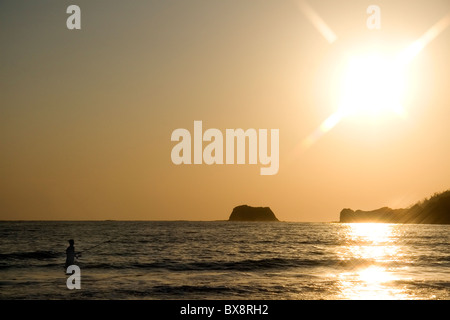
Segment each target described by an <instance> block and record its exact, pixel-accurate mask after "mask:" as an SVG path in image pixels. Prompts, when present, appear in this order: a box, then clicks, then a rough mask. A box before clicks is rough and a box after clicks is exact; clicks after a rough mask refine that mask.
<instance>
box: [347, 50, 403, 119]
mask: <svg viewBox="0 0 450 320" xmlns="http://www.w3.org/2000/svg"><path fill="white" fill-rule="evenodd" d="M405 85H406V76H405V70H404V64H403V63H401V62H399V60H398V59H396V58H395V57H390V56H388V55H383V54H380V53H366V54H363V55H358V56H352V57H350V58H349V59H348V61H347V63H346V64H345V66H344V68H343V70H342V72H341V79H340V88H339V113H340V114H341V115H342V116H343V117H351V116H357V117H361V116H363V117H370V118H372V119H373V118H374V117H376V118H383V117H387V116H392V115H399V116H404V115H405V109H404V108H403V102H404V96H405Z"/></svg>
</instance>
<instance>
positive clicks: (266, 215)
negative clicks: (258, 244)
mask: <svg viewBox="0 0 450 320" xmlns="http://www.w3.org/2000/svg"><path fill="white" fill-rule="evenodd" d="M228 221H279V220H278V219H277V217H275V214H274V213H273V211H272V210H271V209H270V208H269V207H250V206H247V205H243V206H238V207H236V208H234V209H233V212H232V213H231V215H230V218H229V219H228Z"/></svg>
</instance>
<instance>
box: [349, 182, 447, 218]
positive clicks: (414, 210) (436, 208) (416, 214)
mask: <svg viewBox="0 0 450 320" xmlns="http://www.w3.org/2000/svg"><path fill="white" fill-rule="evenodd" d="M340 222H342V223H358V222H359V223H361V222H366V223H369V222H380V223H415V224H450V190H448V191H445V192H442V193H436V194H435V195H434V196H432V197H431V198H429V199H426V200H424V201H421V202H418V203H416V204H415V205H413V206H411V207H409V208H406V209H391V208H388V207H384V208H380V209H377V210H372V211H362V210H356V211H354V210H352V209H344V210H342V211H341V214H340Z"/></svg>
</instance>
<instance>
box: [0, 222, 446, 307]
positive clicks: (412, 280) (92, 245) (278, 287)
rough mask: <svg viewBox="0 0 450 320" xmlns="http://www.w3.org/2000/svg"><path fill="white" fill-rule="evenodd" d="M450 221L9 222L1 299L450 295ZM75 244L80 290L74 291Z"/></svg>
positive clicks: (0, 266) (2, 239)
mask: <svg viewBox="0 0 450 320" xmlns="http://www.w3.org/2000/svg"><path fill="white" fill-rule="evenodd" d="M449 231H450V226H448V225H393V224H339V223H288V222H280V223H257V222H255V223H243V222H227V221H216V222H184V221H176V222H174V221H171V222H155V221H150V222H147V221H146V222H144V221H136V222H124V221H120V222H118V221H102V222H0V299H4V300H5V299H120V300H122V299H139V300H141V299H153V300H154V299H156V300H169V299H170V300H173V299H196V300H197V299H198V300H205V299H207V300H219V299H226V300H228V299H233V300H250V299H262V300H302V299H308V300H318V299H327V300H329V299H330V300H331V299H332V300H338V299H402V300H403V299H450V246H449ZM71 238H73V239H74V240H75V249H76V251H78V252H79V251H81V252H82V255H81V257H80V258H79V259H78V261H77V265H78V266H79V267H80V270H81V278H80V279H81V289H80V290H69V289H68V288H67V286H66V281H67V278H68V276H67V275H66V274H65V269H64V263H65V249H66V247H67V246H68V243H67V240H68V239H71Z"/></svg>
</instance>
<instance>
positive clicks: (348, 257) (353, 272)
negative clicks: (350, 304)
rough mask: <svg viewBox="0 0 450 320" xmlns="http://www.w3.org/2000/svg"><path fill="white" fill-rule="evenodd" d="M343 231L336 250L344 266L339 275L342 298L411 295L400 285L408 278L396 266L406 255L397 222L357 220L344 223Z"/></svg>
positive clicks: (384, 297) (403, 296) (402, 297)
mask: <svg viewBox="0 0 450 320" xmlns="http://www.w3.org/2000/svg"><path fill="white" fill-rule="evenodd" d="M343 232H344V234H343V239H345V243H344V244H343V245H342V246H340V247H339V248H338V249H337V254H338V256H339V259H340V260H341V262H342V264H343V265H344V267H345V271H343V272H341V273H339V274H338V275H337V278H338V286H339V290H340V292H341V295H342V298H343V299H361V300H366V299H368V300H378V299H383V300H388V299H410V298H411V297H410V296H408V294H407V292H406V290H404V288H402V286H401V285H400V284H399V280H405V279H406V278H405V277H403V276H402V275H401V273H400V272H397V271H399V270H397V267H396V262H399V261H400V260H401V259H402V257H403V254H402V247H401V246H399V245H398V244H397V241H396V240H397V239H398V237H399V234H398V230H397V228H396V225H393V224H383V223H354V224H348V225H345V227H344V228H343Z"/></svg>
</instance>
